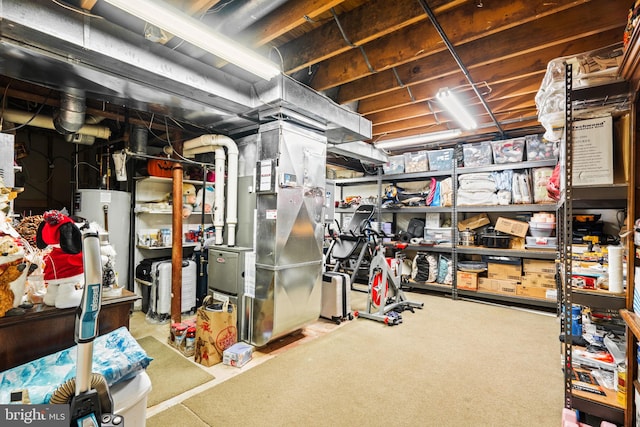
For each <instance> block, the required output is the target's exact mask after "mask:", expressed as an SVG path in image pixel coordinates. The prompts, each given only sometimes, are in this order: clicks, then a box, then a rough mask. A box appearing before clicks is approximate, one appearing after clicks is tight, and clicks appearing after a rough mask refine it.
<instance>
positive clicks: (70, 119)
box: [53, 93, 87, 135]
mask: <svg viewBox="0 0 640 427" xmlns="http://www.w3.org/2000/svg"><path fill="white" fill-rule="evenodd" d="M86 109H87V107H86V105H85V97H84V96H82V95H74V94H71V93H62V95H60V108H59V109H58V110H56V112H55V113H54V115H53V125H54V126H55V128H56V130H57V131H58V132H59V133H61V134H63V135H66V134H69V133H76V132H78V131H79V130H80V128H82V126H84V114H85V111H86Z"/></svg>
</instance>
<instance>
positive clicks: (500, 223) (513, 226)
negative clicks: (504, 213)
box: [494, 217, 529, 237]
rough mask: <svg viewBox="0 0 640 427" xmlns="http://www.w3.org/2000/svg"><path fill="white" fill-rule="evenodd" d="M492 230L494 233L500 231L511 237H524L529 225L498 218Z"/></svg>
mask: <svg viewBox="0 0 640 427" xmlns="http://www.w3.org/2000/svg"><path fill="white" fill-rule="evenodd" d="M494 228H495V229H496V231H501V232H503V233H507V234H511V235H513V236H518V237H524V236H526V235H527V231H529V223H528V222H523V221H516V220H515V219H509V218H504V217H499V218H498V220H497V221H496V225H495V227H494Z"/></svg>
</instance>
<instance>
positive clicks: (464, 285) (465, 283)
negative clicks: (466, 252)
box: [456, 271, 478, 291]
mask: <svg viewBox="0 0 640 427" xmlns="http://www.w3.org/2000/svg"><path fill="white" fill-rule="evenodd" d="M456 286H457V287H458V289H466V290H468V291H475V290H477V289H478V273H472V272H468V271H458V274H457V281H456Z"/></svg>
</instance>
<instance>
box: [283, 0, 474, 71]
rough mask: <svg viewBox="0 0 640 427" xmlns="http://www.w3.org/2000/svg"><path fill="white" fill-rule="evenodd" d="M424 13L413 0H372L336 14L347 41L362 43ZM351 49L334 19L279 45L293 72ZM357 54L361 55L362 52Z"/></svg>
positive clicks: (442, 2)
mask: <svg viewBox="0 0 640 427" xmlns="http://www.w3.org/2000/svg"><path fill="white" fill-rule="evenodd" d="M467 1H469V0H456V1H447V0H435V1H432V2H431V3H432V7H433V8H434V10H437V11H438V12H444V11H446V10H450V9H452V8H454V7H457V6H459V5H461V4H463V3H465V2H467ZM426 19H427V17H426V16H425V15H424V12H423V11H422V9H421V8H420V5H419V4H418V2H416V1H415V0H395V1H388V0H372V1H369V2H367V3H365V4H364V5H362V6H360V7H358V8H356V9H353V10H351V11H349V12H346V13H344V14H342V15H339V16H338V20H339V22H340V26H341V27H342V30H343V31H344V34H345V35H346V37H347V38H348V40H349V42H350V43H351V44H353V45H354V46H361V45H364V44H365V43H368V42H370V41H372V40H375V39H377V38H379V37H382V36H384V35H387V34H390V33H392V32H395V31H398V30H400V29H402V28H404V27H406V26H409V25H412V24H415V23H417V22H421V21H425V20H426ZM351 49H353V47H352V46H350V45H349V44H347V42H346V41H345V37H344V36H343V34H342V32H341V31H340V28H339V27H338V25H337V23H336V22H335V20H331V21H327V22H326V23H325V24H323V25H322V26H320V27H318V28H316V29H315V30H313V31H310V32H308V33H307V34H304V35H302V36H301V37H299V38H297V39H295V40H293V41H291V42H289V43H286V44H284V45H282V46H280V47H279V50H280V52H281V54H282V57H283V58H284V69H285V70H286V72H287V73H293V72H296V71H298V70H301V69H304V68H307V67H309V66H311V65H314V64H317V63H318V62H319V61H323V60H326V59H329V58H332V57H335V56H336V55H338V54H340V53H343V52H346V51H349V50H351ZM358 54H359V55H361V53H359V51H358Z"/></svg>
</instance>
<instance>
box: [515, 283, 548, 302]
mask: <svg viewBox="0 0 640 427" xmlns="http://www.w3.org/2000/svg"><path fill="white" fill-rule="evenodd" d="M516 295H518V296H521V297H529V298H540V299H549V300H555V299H556V297H557V293H556V290H555V289H548V288H542V287H537V286H526V285H518V286H517V287H516Z"/></svg>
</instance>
